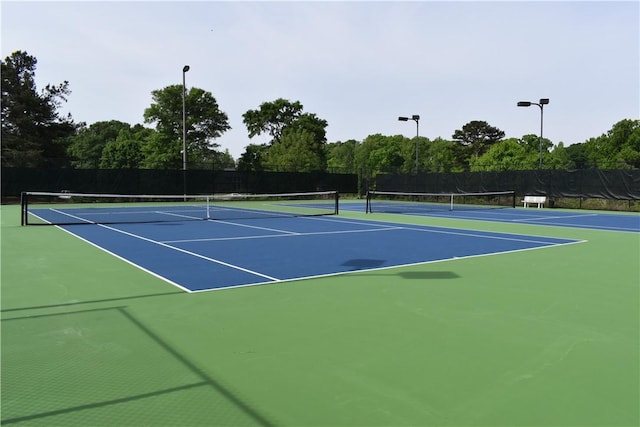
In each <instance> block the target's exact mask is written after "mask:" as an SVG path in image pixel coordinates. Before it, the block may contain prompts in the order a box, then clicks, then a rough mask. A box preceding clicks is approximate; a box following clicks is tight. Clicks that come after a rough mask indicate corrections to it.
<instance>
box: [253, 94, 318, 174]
mask: <svg viewBox="0 0 640 427" xmlns="http://www.w3.org/2000/svg"><path fill="white" fill-rule="evenodd" d="M303 108H304V107H303V106H302V104H301V103H300V102H298V101H295V102H291V101H289V100H286V99H283V98H278V99H276V100H275V101H272V102H264V103H262V104H261V105H260V108H258V109H257V110H249V111H247V112H246V113H245V114H243V116H242V117H243V122H244V124H245V126H246V127H247V131H248V132H249V138H253V137H254V136H256V135H261V134H268V135H269V136H270V137H271V141H269V143H268V145H269V146H271V147H276V146H277V145H279V144H280V143H282V142H283V141H284V139H285V136H286V135H287V134H288V135H289V138H297V139H296V141H295V142H293V141H291V140H289V141H288V148H289V149H292V148H294V147H295V148H296V149H297V150H298V151H299V152H300V153H305V159H304V160H303V161H302V164H304V165H306V166H304V168H309V167H313V168H314V170H325V169H326V162H327V159H326V150H325V144H326V142H327V139H326V127H327V121H326V120H323V119H320V118H318V117H317V116H316V115H315V114H311V113H304V112H303ZM299 144H306V145H308V146H307V147H305V148H304V149H302V148H301V147H298V145H299ZM269 152H270V155H269V167H270V168H273V167H277V168H278V169H279V170H282V168H283V167H285V163H283V162H284V160H283V158H289V157H291V156H289V155H288V154H287V153H285V151H284V149H283V148H282V147H281V148H276V149H275V150H273V152H272V150H271V148H270V149H269ZM307 154H309V155H312V156H315V157H316V158H315V159H309V158H306V155H307ZM264 160H265V161H266V160H267V159H266V157H265V158H264ZM289 164H290V165H291V167H296V168H300V167H303V166H301V163H300V162H298V161H294V162H289Z"/></svg>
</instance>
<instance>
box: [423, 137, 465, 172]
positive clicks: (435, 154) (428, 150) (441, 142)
mask: <svg viewBox="0 0 640 427" xmlns="http://www.w3.org/2000/svg"><path fill="white" fill-rule="evenodd" d="M422 153H424V154H423V155H422V156H421V157H422V160H421V161H420V163H421V165H422V168H421V170H424V171H427V172H455V171H456V154H455V145H454V143H453V142H452V141H447V140H445V139H442V138H436V139H434V140H433V141H431V142H430V143H429V144H428V145H427V146H426V147H425V149H424V150H422Z"/></svg>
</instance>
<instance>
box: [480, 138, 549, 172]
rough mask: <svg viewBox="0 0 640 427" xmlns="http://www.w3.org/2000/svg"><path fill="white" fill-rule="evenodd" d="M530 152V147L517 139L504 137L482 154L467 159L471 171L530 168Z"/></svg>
mask: <svg viewBox="0 0 640 427" xmlns="http://www.w3.org/2000/svg"><path fill="white" fill-rule="evenodd" d="M532 153H533V151H532V150H531V149H530V147H529V146H528V145H527V144H523V143H521V142H520V141H518V139H516V138H509V139H504V140H502V141H499V142H496V143H495V144H493V145H492V146H491V147H490V148H489V150H488V151H487V152H486V153H485V154H484V155H482V156H480V157H472V158H471V159H469V166H470V169H471V171H472V172H476V171H504V170H523V169H531V168H532V167H531V165H532V161H533V158H532ZM533 164H536V163H535V162H534V163H533Z"/></svg>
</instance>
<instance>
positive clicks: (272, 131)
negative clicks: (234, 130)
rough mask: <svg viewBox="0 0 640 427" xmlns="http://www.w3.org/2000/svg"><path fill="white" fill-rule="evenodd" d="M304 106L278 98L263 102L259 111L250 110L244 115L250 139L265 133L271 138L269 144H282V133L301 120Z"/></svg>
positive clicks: (243, 118) (243, 119)
mask: <svg viewBox="0 0 640 427" xmlns="http://www.w3.org/2000/svg"><path fill="white" fill-rule="evenodd" d="M302 109H303V106H302V104H301V103H300V102H298V101H295V102H291V101H289V100H286V99H283V98H278V99H276V100H275V101H272V102H263V103H262V104H260V108H258V109H257V110H248V111H247V112H246V113H244V114H243V115H242V121H243V123H244V124H245V125H246V127H247V131H248V132H249V138H253V137H254V136H256V135H262V134H263V133H266V134H268V135H269V136H271V141H270V142H269V144H275V143H278V142H280V140H281V138H282V132H283V131H284V129H285V128H286V127H287V126H290V125H291V124H292V123H293V122H294V121H295V120H297V119H298V118H300V116H301V114H302Z"/></svg>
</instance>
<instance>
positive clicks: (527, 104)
mask: <svg viewBox="0 0 640 427" xmlns="http://www.w3.org/2000/svg"><path fill="white" fill-rule="evenodd" d="M548 103H549V98H540V101H539V102H530V101H519V102H518V107H530V106H532V105H537V106H538V107H540V142H539V146H540V159H539V161H538V169H542V129H543V127H542V123H543V116H544V106H545V105H547V104H548Z"/></svg>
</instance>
